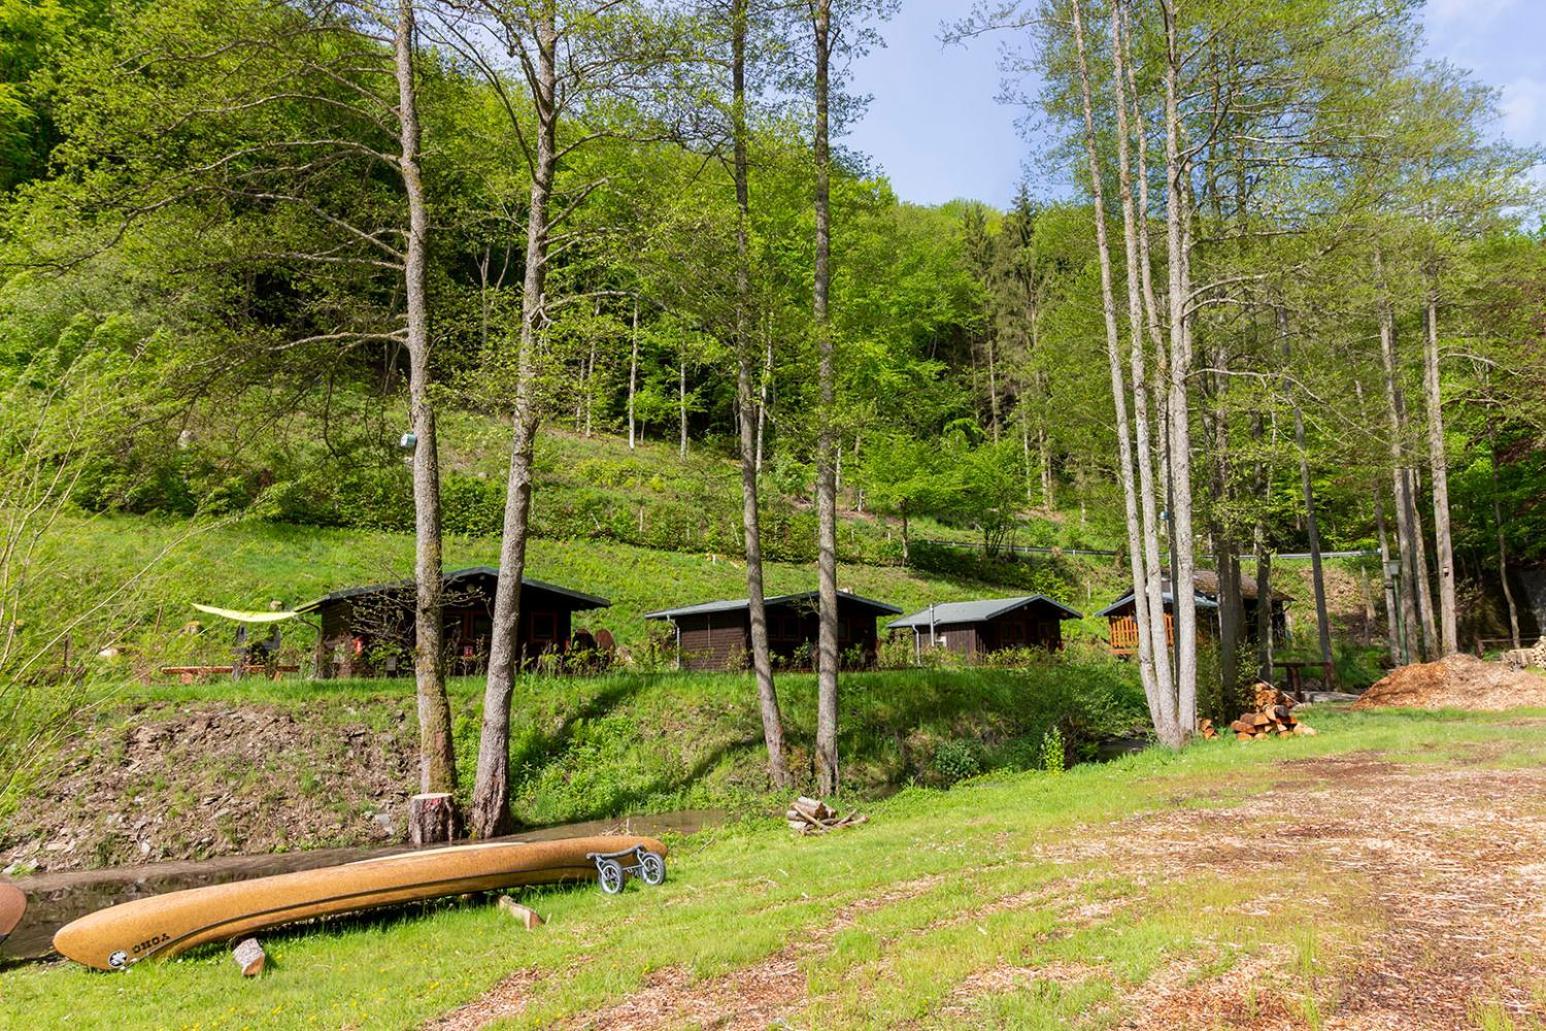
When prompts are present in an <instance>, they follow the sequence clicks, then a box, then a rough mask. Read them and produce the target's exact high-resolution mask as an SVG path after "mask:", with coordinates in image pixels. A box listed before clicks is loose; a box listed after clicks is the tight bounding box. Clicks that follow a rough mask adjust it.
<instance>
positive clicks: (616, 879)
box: [596, 859, 623, 895]
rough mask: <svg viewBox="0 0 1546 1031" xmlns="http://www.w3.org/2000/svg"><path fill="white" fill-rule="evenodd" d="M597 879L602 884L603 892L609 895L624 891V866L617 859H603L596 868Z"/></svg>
mask: <svg viewBox="0 0 1546 1031" xmlns="http://www.w3.org/2000/svg"><path fill="white" fill-rule="evenodd" d="M596 878H597V880H599V881H600V882H601V890H602V891H603V892H605V893H606V894H608V895H616V894H617V893H618V892H620V891H622V890H623V866H622V864H621V863H619V862H618V861H617V860H615V859H603V860H602V861H601V863H600V864H599V865H598V866H597V867H596Z"/></svg>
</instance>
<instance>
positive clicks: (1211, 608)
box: [1096, 569, 1294, 655]
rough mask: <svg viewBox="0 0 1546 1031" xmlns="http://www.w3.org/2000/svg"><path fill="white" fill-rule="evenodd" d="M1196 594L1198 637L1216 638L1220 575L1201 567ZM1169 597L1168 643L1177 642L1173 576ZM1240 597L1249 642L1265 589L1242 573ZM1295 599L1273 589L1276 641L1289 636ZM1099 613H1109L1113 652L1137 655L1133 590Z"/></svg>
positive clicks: (1195, 578)
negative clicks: (1290, 616)
mask: <svg viewBox="0 0 1546 1031" xmlns="http://www.w3.org/2000/svg"><path fill="white" fill-rule="evenodd" d="M1192 584H1193V587H1194V596H1195V599H1196V602H1197V608H1198V610H1199V611H1198V614H1197V636H1198V638H1199V640H1213V639H1216V638H1217V637H1218V634H1219V621H1218V608H1219V598H1218V594H1219V575H1218V573H1216V572H1214V571H1213V570H1211V569H1199V570H1198V571H1197V572H1196V574H1195V575H1194V576H1193V577H1192ZM1164 598H1165V643H1166V645H1174V644H1175V643H1176V630H1175V594H1174V592H1173V591H1172V590H1171V584H1170V578H1169V577H1166V578H1165V581H1164ZM1240 599H1241V603H1242V607H1243V608H1244V610H1245V619H1244V624H1243V625H1242V626H1241V628H1240V629H1241V636H1242V639H1243V640H1245V641H1248V642H1249V641H1255V640H1256V614H1257V610H1258V608H1259V606H1260V605H1261V589H1260V588H1259V587H1258V586H1257V584H1256V579H1255V577H1251V576H1247V575H1245V574H1244V573H1242V574H1240ZM1293 600H1294V599H1293V598H1292V597H1290V596H1289V595H1287V594H1284V593H1283V592H1282V591H1278V590H1274V591H1273V592H1272V599H1271V602H1270V604H1271V605H1272V634H1273V637H1274V638H1275V639H1276V640H1283V639H1284V638H1286V637H1287V636H1288V610H1287V605H1288V603H1289V602H1291V601H1293ZM1096 615H1097V616H1105V617H1106V619H1107V621H1108V622H1109V624H1110V634H1111V638H1110V639H1111V651H1112V654H1114V655H1134V654H1137V651H1138V619H1137V607H1136V603H1135V602H1134V601H1133V592H1132V591H1128V592H1127V593H1126V594H1124V595H1122V597H1120V598H1118V599H1117V600H1116V601H1114V602H1112V603H1111V604H1110V605H1108V606H1106V607H1105V608H1103V609H1101V610H1100V611H1099V612H1097V613H1096Z"/></svg>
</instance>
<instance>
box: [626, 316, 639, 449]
mask: <svg viewBox="0 0 1546 1031" xmlns="http://www.w3.org/2000/svg"><path fill="white" fill-rule="evenodd" d="M638 394H639V299H638V298H637V297H635V298H634V299H633V343H632V350H631V351H630V352H629V355H628V450H629V451H632V450H634V448H636V447H638V443H639V441H638V435H637V434H636V433H635V432H634V425H635V424H634V420H633V402H634V398H635V397H637V396H638Z"/></svg>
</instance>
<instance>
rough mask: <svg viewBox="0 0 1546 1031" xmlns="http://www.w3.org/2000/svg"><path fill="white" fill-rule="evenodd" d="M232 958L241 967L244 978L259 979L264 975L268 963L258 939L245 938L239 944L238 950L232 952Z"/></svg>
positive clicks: (237, 944)
mask: <svg viewBox="0 0 1546 1031" xmlns="http://www.w3.org/2000/svg"><path fill="white" fill-rule="evenodd" d="M231 958H232V959H233V960H235V961H236V965H237V966H239V967H241V969H242V976H243V977H257V976H258V975H259V974H261V973H263V964H264V963H266V962H268V957H267V956H266V955H264V954H263V946H262V945H261V944H259V942H258V940H257V939H256V938H243V939H242V940H241V941H239V942H237V943H236V948H234V949H232V950H231Z"/></svg>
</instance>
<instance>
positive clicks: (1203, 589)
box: [1095, 569, 1294, 616]
mask: <svg viewBox="0 0 1546 1031" xmlns="http://www.w3.org/2000/svg"><path fill="white" fill-rule="evenodd" d="M1162 583H1163V588H1162V589H1163V590H1164V592H1165V593H1164V597H1165V604H1166V605H1173V604H1175V600H1176V598H1175V593H1174V592H1173V591H1172V590H1171V588H1170V577H1168V576H1167V577H1165V578H1164V580H1163V581H1162ZM1192 583H1193V584H1194V585H1195V587H1196V589H1197V594H1196V597H1197V607H1198V608H1203V609H1216V608H1218V607H1219V603H1218V593H1219V574H1218V573H1217V572H1215V571H1214V570H1212V569H1199V570H1197V572H1196V573H1194V574H1193V575H1192ZM1260 596H1261V588H1260V587H1259V586H1257V583H1256V578H1255V577H1252V576H1247V575H1246V574H1244V573H1241V574H1240V598H1241V600H1243V601H1255V600H1256V599H1257V598H1259V597H1260ZM1272 600H1273V601H1275V602H1278V601H1293V600H1294V599H1293V596H1292V595H1288V594H1284V593H1283V592H1282V591H1279V590H1277V589H1274V590H1273V592H1272ZM1132 603H1133V592H1132V591H1128V592H1127V593H1126V594H1124V595H1122V597H1120V598H1118V599H1117V600H1116V601H1114V602H1112V603H1111V604H1110V605H1107V606H1106V607H1105V608H1103V609H1101V610H1100V611H1099V612H1097V613H1095V614H1096V615H1097V616H1110V615H1114V614H1115V613H1116V612H1117V611H1119V610H1121V609H1124V608H1126V607H1127V606H1128V605H1131V604H1132Z"/></svg>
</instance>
